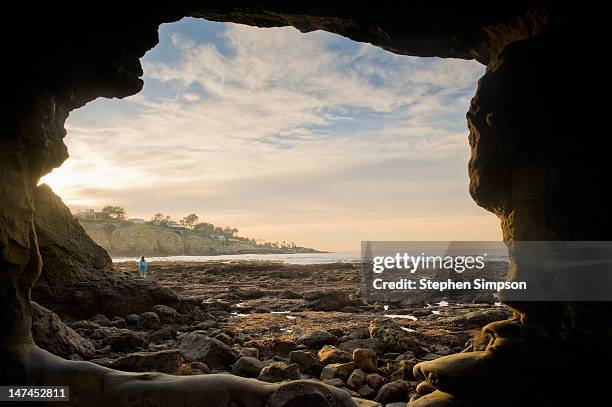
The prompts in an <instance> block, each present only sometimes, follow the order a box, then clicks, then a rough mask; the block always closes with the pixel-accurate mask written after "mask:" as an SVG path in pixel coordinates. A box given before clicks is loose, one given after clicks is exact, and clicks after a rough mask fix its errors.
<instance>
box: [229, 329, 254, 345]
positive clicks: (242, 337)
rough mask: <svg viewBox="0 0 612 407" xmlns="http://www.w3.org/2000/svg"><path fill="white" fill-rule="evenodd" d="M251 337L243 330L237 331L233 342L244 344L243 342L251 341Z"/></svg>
mask: <svg viewBox="0 0 612 407" xmlns="http://www.w3.org/2000/svg"><path fill="white" fill-rule="evenodd" d="M252 340H253V338H252V337H251V336H250V335H247V334H245V333H244V332H237V333H236V334H234V342H235V343H238V344H240V345H242V346H244V344H245V342H249V341H252Z"/></svg>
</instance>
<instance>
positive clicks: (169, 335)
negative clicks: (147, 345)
mask: <svg viewBox="0 0 612 407" xmlns="http://www.w3.org/2000/svg"><path fill="white" fill-rule="evenodd" d="M176 334H177V332H176V329H175V328H174V327H172V326H165V327H163V328H160V329H158V330H157V331H155V332H153V333H151V334H150V335H149V336H148V337H147V339H148V340H149V342H153V343H160V342H163V341H168V340H172V339H176Z"/></svg>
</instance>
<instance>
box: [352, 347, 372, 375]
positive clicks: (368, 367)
mask: <svg viewBox="0 0 612 407" xmlns="http://www.w3.org/2000/svg"><path fill="white" fill-rule="evenodd" d="M353 362H354V363H355V367H356V368H358V369H361V370H363V371H364V372H366V373H373V372H378V364H377V362H376V352H374V351H373V350H372V349H363V348H357V349H355V350H354V351H353Z"/></svg>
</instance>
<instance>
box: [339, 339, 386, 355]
mask: <svg viewBox="0 0 612 407" xmlns="http://www.w3.org/2000/svg"><path fill="white" fill-rule="evenodd" d="M338 347H339V348H340V349H342V350H344V351H347V352H350V353H353V351H354V350H355V349H359V348H362V349H372V350H373V351H375V352H376V353H380V354H382V353H383V352H384V346H383V344H382V342H381V341H380V339H377V338H369V339H349V340H347V341H344V342H342V343H340V344H339V345H338Z"/></svg>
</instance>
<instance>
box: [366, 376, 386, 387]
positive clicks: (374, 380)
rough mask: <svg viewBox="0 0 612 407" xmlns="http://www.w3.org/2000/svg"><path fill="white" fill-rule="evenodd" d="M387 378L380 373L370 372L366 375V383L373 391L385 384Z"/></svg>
mask: <svg viewBox="0 0 612 407" xmlns="http://www.w3.org/2000/svg"><path fill="white" fill-rule="evenodd" d="M387 382H388V380H387V379H386V378H385V377H384V376H383V375H381V374H378V373H370V374H369V375H367V376H366V384H367V385H368V386H370V387H371V388H372V389H374V391H378V390H379V389H380V388H381V387H383V386H384V385H385V384H387Z"/></svg>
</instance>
